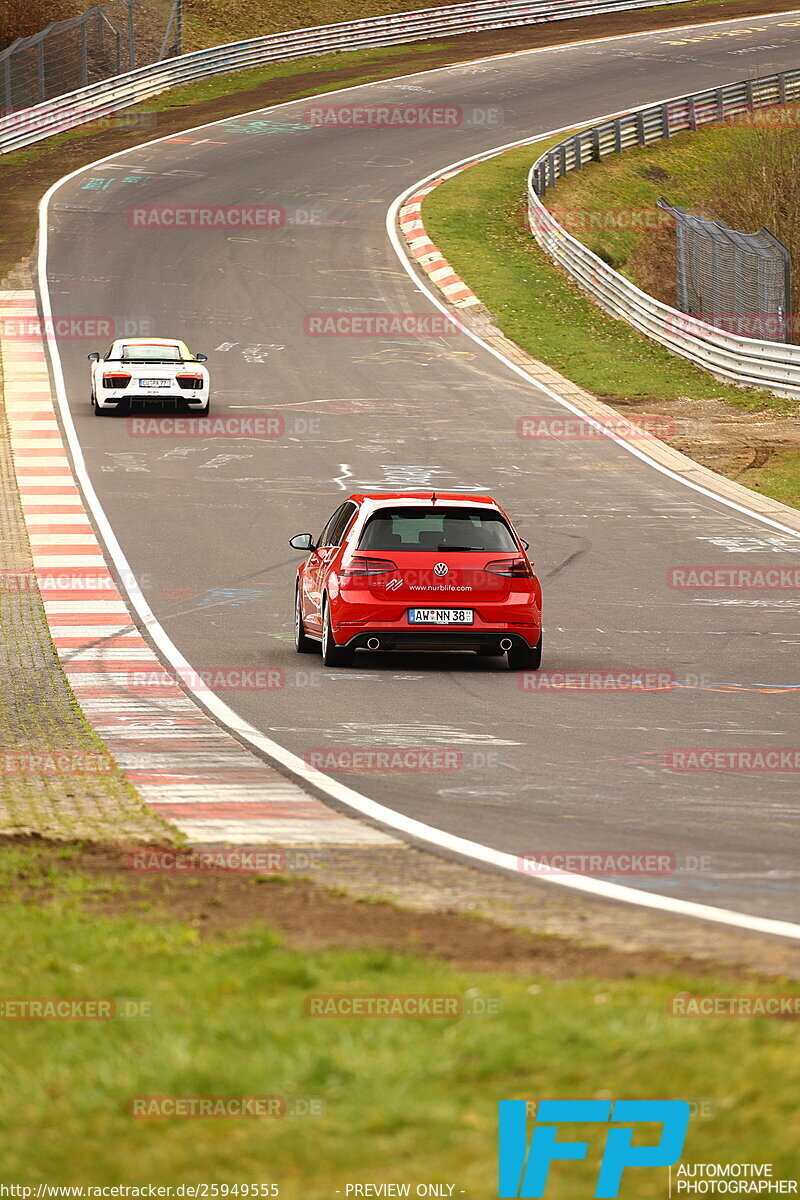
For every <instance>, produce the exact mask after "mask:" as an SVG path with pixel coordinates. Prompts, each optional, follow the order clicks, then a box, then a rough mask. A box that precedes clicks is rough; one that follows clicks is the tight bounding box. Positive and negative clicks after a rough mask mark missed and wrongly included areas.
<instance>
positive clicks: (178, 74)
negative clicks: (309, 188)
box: [0, 0, 682, 154]
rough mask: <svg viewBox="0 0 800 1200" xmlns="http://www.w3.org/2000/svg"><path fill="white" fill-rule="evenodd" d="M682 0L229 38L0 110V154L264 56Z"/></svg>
mask: <svg viewBox="0 0 800 1200" xmlns="http://www.w3.org/2000/svg"><path fill="white" fill-rule="evenodd" d="M679 3H682V0H550V3H533V4H522V3H520V2H519V0H479V2H478V3H473V4H457V5H451V6H448V7H446V8H430V9H422V10H420V11H418V12H409V13H390V14H388V15H386V16H380V17H369V18H366V19H364V20H360V21H342V22H339V23H338V24H335V25H318V26H314V27H310V28H306V29H290V30H288V31H286V32H284V33H276V34H270V35H269V36H267V37H260V38H251V39H250V40H248V41H241V42H230V43H228V44H227V45H224V46H214V47H212V48H211V49H205V50H196V51H194V52H193V53H192V54H182V55H180V56H179V57H177V58H171V59H168V60H167V61H166V62H157V63H153V64H151V65H150V66H147V67H140V68H139V69H138V70H135V71H128V72H126V73H125V74H123V75H116V76H114V77H113V78H111V79H106V80H104V81H103V82H101V83H95V84H92V85H90V86H89V87H84V88H79V89H77V90H76V91H73V92H69V93H67V94H66V95H64V96H59V97H58V98H57V99H51V100H48V101H45V102H44V103H42V104H37V105H35V106H34V107H32V108H25V109H19V110H18V111H16V112H11V113H7V114H6V115H5V116H3V117H0V154H8V153H9V151H12V150H19V149H20V148H22V147H23V146H30V145H32V144H33V143H34V142H38V141H41V140H42V139H43V138H46V137H51V136H52V135H53V134H56V133H63V132H65V131H66V130H68V129H74V128H75V127H76V126H78V125H85V124H87V123H88V122H89V121H93V120H98V119H100V118H102V117H107V116H109V115H110V114H112V113H115V112H118V111H119V110H121V109H124V108H129V107H130V106H131V105H134V104H140V103H142V101H144V100H148V99H151V98H152V97H153V96H157V95H159V94H160V93H161V92H163V91H165V90H166V89H167V88H170V87H175V86H176V85H178V84H185V83H194V82H195V81H196V80H199V79H210V78H212V77H213V76H215V75H226V74H229V73H230V72H232V71H241V70H245V69H247V68H248V67H257V66H261V65H262V64H264V63H270V62H289V61H291V60H292V59H296V58H305V57H307V56H308V55H312V54H331V53H336V52H338V51H343V50H359V49H363V48H366V47H370V46H375V47H379V46H393V45H400V44H403V43H406V42H418V41H426V40H430V39H431V38H441V37H454V36H456V35H457V34H462V33H480V32H482V31H483V30H487V29H508V28H512V27H514V26H519V25H537V24H541V23H543V22H545V21H565V20H568V19H571V18H575V17H589V16H596V15H598V14H601V13H611V12H626V11H629V10H632V9H637V8H657V7H658V8H661V7H665V6H667V5H670V4H679Z"/></svg>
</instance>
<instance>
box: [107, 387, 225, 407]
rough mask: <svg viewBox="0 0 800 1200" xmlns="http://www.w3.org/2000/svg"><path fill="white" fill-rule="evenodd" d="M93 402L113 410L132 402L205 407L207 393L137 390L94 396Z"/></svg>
mask: <svg viewBox="0 0 800 1200" xmlns="http://www.w3.org/2000/svg"><path fill="white" fill-rule="evenodd" d="M95 403H96V404H97V407H98V408H108V409H110V410H112V411H113V410H114V409H117V408H127V407H128V406H129V405H132V404H169V405H170V406H172V405H177V404H180V405H181V406H182V407H184V406H185V407H187V408H205V407H206V405H207V404H208V394H207V393H206V394H203V393H202V392H199V393H198V392H182V393H181V394H180V395H169V396H142V395H140V394H139V393H138V392H131V393H130V394H128V395H125V394H122V395H115V396H112V397H111V398H110V399H109V398H107V397H105V396H97V397H95Z"/></svg>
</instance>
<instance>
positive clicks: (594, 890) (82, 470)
mask: <svg viewBox="0 0 800 1200" xmlns="http://www.w3.org/2000/svg"><path fill="white" fill-rule="evenodd" d="M793 12H794V13H796V12H800V10H793ZM767 15H773V16H787V15H792V14H791V13H776V14H767ZM748 19H749V18H743V17H739V18H731V19H729V20H726V21H720V22H709V23H708V24H709V25H715V24H723V25H728V24H737V23H740V22H741V21H743V20H748ZM759 19H763V16H762V17H760V18H759ZM704 27H705V26H702V25H693V26H675V29H685V28H693V29H700V28H704ZM647 32H651V33H655V34H661V33H668V32H672V30H667V29H665V30H656V31H645V36H646V33H647ZM637 36H639V37H640V36H643V34H642V33H639V34H624V35H621V36H620V37H619V38H601V39H597V40H598V41H600V42H606V41H617V40H623V39H624V38H627V37H637ZM577 44H578V45H591V44H593V43H592V42H591V41H588V42H582V43H577ZM569 45H570V43H567V46H566V47H565V46H561V47H548V48H546V49H544V50H534V51H527V52H526V51H522V52H521V53H523V54H524V53H534V54H535V53H553V52H554V51H556V50H561V49H565V48H568V47H569ZM519 54H520V52H519V51H515V52H514V53H513V54H510V55H507V56H500V57H509V58H510V57H518V56H519ZM497 60H498V59H497V56H493V58H492V60H491V61H497ZM476 61H481V60H472V61H471V62H470V63H461V64H453V65H452V66H450V67H445V68H441V67H439V68H432V69H431V70H430V71H421V72H420V71H416V72H409V73H407V74H406V75H399V76H395V77H394V78H393V79H388V80H387V79H381V80H376V81H374V83H369V84H358V85H355V86H351V87H346V88H338V89H335V90H334V91H333V92H327V93H324V94H325V95H336V94H338V93H340V92H347V91H355V90H361V89H362V88H364V87H372V86H375V85H376V84H387V83H394V82H398V81H399V80H402V79H411V78H414V77H415V76H418V75H426V74H434V73H435V72H436V71H439V70H456V69H458V67H459V66H466V65H474V63H475V62H476ZM301 99H302V98H301ZM297 102H298V101H297V100H289V101H284V102H283V103H281V104H276V105H268V106H266V107H265V108H258V109H251V110H250V112H249V113H240V114H238V115H237V117H235V118H234V117H228V118H225V120H233V119H241V118H242V117H246V116H250V115H252V114H253V113H259V112H270V111H275V110H276V109H280V108H285V107H287V106H288V105H289V104H296V103H297ZM655 103H658V101H655ZM626 111H627V110H626ZM598 119H602V118H592V117H588V118H586V120H588V121H591V120H598ZM222 123H224V121H219V120H218V121H209V122H207V123H206V124H205V125H198V126H194V127H193V128H191V129H187V130H182V131H181V132H183V133H191V132H195V131H196V130H200V129H208V128H210V127H211V126H212V125H219V124H222ZM581 123H584V122H580V121H579V122H571V123H570V124H569V125H565V126H563V127H562V128H563V129H572V128H575V126H576V125H578V124H581ZM558 132H561V130H552V131H551V133H550V134H549V135H548V134H547V133H543V134H538V135H536V136H535V137H531V138H526V139H523V140H522V141H521V142H511V143H509V144H508V147H500V148H499V149H496V150H495V151H493V152H492V153H494V154H496V153H499V152H500V151H501V150H502V149H505V148H509V149H510V148H511V147H512V146H516V145H524V144H526V143H531V142H534V141H540V140H542V138H545V137H548V136H552V135H553V134H555V133H558ZM174 136H176V135H175V134H167V135H165V136H164V137H160V138H153V139H152V140H151V141H149V142H144V143H142V144H141V145H139V146H133V147H128V148H127V149H126V150H124V151H116V152H115V153H114V154H108V155H105V156H104V157H103V158H100V159H97V160H96V161H95V162H92V163H86V164H84V165H83V166H81V167H79V168H77V169H76V170H75V171H71V172H69V174H67V175H65V176H63V178H61V179H59V180H56V182H55V183H54V184H52V185H51V186H50V187H49V188H48V189H47V191H46V192H45V194H44V196H43V197H42V199H41V201H40V202H39V247H38V255H37V276H38V283H39V295H40V300H41V305H42V314H43V316H44V318H45V332H46V344H47V349H48V354H49V358H50V365H51V368H52V372H53V382H54V384H55V390H56V401H57V404H58V409H59V413H60V416H61V420H62V423H63V428H64V432H65V435H66V438H67V443H68V445H69V449H70V452H71V455H72V459H73V464H74V469H75V475H76V476H77V479H78V482H79V484H80V486H81V491H82V492H83V495H84V499H85V501H86V503H87V505H88V507H89V510H90V512H91V514H92V517H93V519H94V521H95V523H96V525H97V529H98V532H99V533H100V535H101V539H102V541H103V543H104V546H105V549H106V550H107V552H108V554H109V555H110V556H111V559H112V561H113V562H114V565H115V567H116V569H117V572H118V574H119V576H120V577H121V578H124V579H125V580H126V584H125V589H124V590H125V591H126V593H127V595H128V598H129V600H130V603H131V605H132V606H133V608H134V610H135V611H136V613H137V615H138V616H139V619H140V621H141V622H142V624H143V625H144V627H145V629H146V630H147V632H148V633H149V635H150V637H151V638H152V640H153V642H154V643H155V645H156V646H157V647H158V649H159V650H160V652H161V653H162V655H163V656H164V658H165V659H166V660H167V662H169V664H170V666H172V667H173V668H174V669H175V670H176V671H178V672H189V671H191V670H192V667H191V664H190V663H189V662H188V660H187V659H186V658H184V656H183V655H182V654H181V652H180V650H178V648H177V646H176V645H175V644H174V643H173V642H172V640H171V638H170V637H169V635H168V634H167V632H166V630H165V629H164V628H163V627H162V626H161V624H160V622H159V621H158V620H157V618H156V616H155V614H154V613H153V612H152V610H151V609H150V606H149V605H148V603H147V600H146V599H145V597H144V594H143V593H142V591H141V588H140V587H139V584H138V581H137V580H136V579H135V577H134V575H133V572H132V571H131V568H130V566H129V564H128V562H127V559H126V557H125V554H124V553H123V550H122V547H121V546H120V544H119V541H118V540H117V537H116V534H115V533H114V530H113V529H112V527H111V523H110V522H109V520H108V517H107V516H106V514H105V510H104V509H103V506H102V504H101V503H100V499H99V497H98V496H97V493H96V492H95V490H94V487H93V485H92V482H91V479H90V478H89V474H88V472H87V469H86V463H85V460H84V457H83V452H82V449H81V446H80V442H79V440H78V436H77V431H76V428H75V423H74V421H73V419H72V413H71V411H70V407H69V401H68V399H67V394H66V384H65V380H64V373H63V368H62V364H61V357H60V355H59V351H58V344H57V341H56V339H55V337H54V335H53V328H52V305H51V302H50V292H49V289H48V284H47V251H48V210H49V204H50V200H51V198H52V197H53V195H54V194H55V192H56V191H57V190H58V189H59V188H60V187H61V186H62V185H63V184H65V183H68V182H69V181H70V180H71V179H74V178H75V177H76V176H77V175H80V174H82V173H83V172H84V171H87V170H90V169H91V168H93V167H96V166H99V165H100V164H101V163H103V162H108V161H109V160H110V159H112V158H117V157H119V155H120V154H125V153H130V151H131V150H141V149H144V148H146V147H147V146H154V145H157V144H159V143H160V142H164V141H168V140H169V138H171V137H174ZM460 161H461V162H473V161H476V156H474V155H473V156H470V157H468V158H466V159H462V160H460ZM456 165H458V164H456ZM445 169H447V168H445ZM440 174H441V172H435V173H434V175H432V176H429V177H427V178H437V177H438V176H439V175H440ZM420 186H422V185H421V184H416V185H414V188H410V189H408V190H407V191H404V192H403V194H402V197H400V198H399V199H402V198H403V197H405V196H406V195H408V194H409V193H410V192H411V191H414V190H416V189H417V188H419V187H420ZM396 206H397V207H399V204H398V202H397V201H395V203H394V204H393V205H392V208H391V209H390V212H389V216H391V215H392V213H393V211H395V210H396ZM389 216H387V223H388V219H389ZM395 236H396V234H395V233H394V227H393V226H392V228H391V230H390V238H391V240H392V245H393V247H394V249H395V251H396V252H398V253H399V251H398V247H397V244H396V243H395V240H394V239H395ZM401 261H402V262H403V263H404V265H405V266H406V270H407V271H408V272H409V274H410V275H411V277H412V278H413V279H414V282H415V283H417V285H418V286H419V280H417V279H416V278H415V277H414V276H413V273H412V271H411V267H410V264H409V263H408V262H407V260H406V258H405V255H404V254H402V255H401ZM420 290H423V291H425V292H426V294H428V296H429V299H430V300H431V301H432V302H433V303H434V304H435V305H436V307H437V308H440V309H441V310H442V311H443V312H447V315H448V316H451V314H450V313H449V312H448V310H446V309H445V308H444V306H443V305H441V304H440V303H439V302H438V300H437V299H436V298H435V297H434V296H433V295H432V294H431V293H429V292H428V291H427V289H426V288H421V289H420ZM470 336H473V335H472V334H470ZM474 340H475V341H476V342H478V341H479V339H478V338H474ZM481 344H482V343H481ZM486 349H488V350H490V351H491V352H492V353H496V352H495V351H492V350H491V347H488V346H487V347H486ZM496 357H498V358H500V359H501V361H504V360H503V359H502V356H501V355H499V354H496ZM505 361H506V362H507V365H508V366H510V367H511V368H512V369H514V370H515V371H517V372H518V373H521V374H523V375H524V372H520V371H519V369H518V368H515V367H514V364H513V363H511V362H509V361H508V360H505ZM526 378H528V379H529V381H530V382H534V383H535V381H534V380H530V377H527V376H526ZM536 386H537V387H541V385H540V384H538V383H536ZM554 398H555V399H556V400H558V401H559V402H560V403H563V404H564V405H565V407H570V406H569V405H568V404H567V403H566V402H565V401H561V400H560V398H559V397H557V396H555V395H554ZM575 411H576V412H578V411H579V410H575ZM641 457H643V458H645V461H650V460H647V459H646V457H645V456H641ZM652 465H654V466H655V465H657V464H655V463H653V464H652ZM659 469H663V468H659ZM667 473H668V474H669V472H667ZM676 478H680V477H676ZM697 490H700V491H702V490H703V489H701V488H698V489H697ZM708 494H709V495H713V493H708ZM714 498H716V497H714ZM750 515H754V516H756V515H757V514H750ZM758 519H761V518H758ZM792 532H793V531H792ZM184 686H185V687H186V689H187V691H188V692H189V693H190V694H191V695H192V697H193V698H194V700H195V701H196V702H197V704H198V705H199V707H200V708H201V709H202V708H203V707H205V708H206V710H208V711H209V712H211V713H212V714H213V715H214V716H215V717H216V719H217V720H218V721H219V722H220V723H221V724H222V725H223V726H224V727H226V728H227V729H229V730H230V731H231V732H232V733H234V734H235V735H236V736H238V737H239V738H241V739H242V740H243V741H245V742H247V743H249V744H250V745H252V746H253V747H254V748H255V749H257V750H259V751H260V752H261V753H262V754H265V755H267V757H270V758H272V759H273V760H274V761H275V762H277V763H280V764H281V765H282V766H283V767H284V768H285V769H286V770H288V771H289V772H290V773H291V774H292V775H294V776H295V777H296V778H299V779H302V780H304V781H305V782H307V783H309V784H310V785H311V786H312V787H315V788H316V789H318V790H319V791H321V792H322V793H324V794H326V795H328V796H330V797H331V799H335V800H337V801H339V803H341V804H344V805H345V806H347V807H348V808H351V809H353V810H354V811H355V812H358V813H361V814H362V815H363V816H366V817H369V818H371V819H372V820H375V821H377V822H378V823H380V824H381V825H384V826H386V827H388V828H389V829H394V830H396V831H398V832H403V833H406V834H408V835H409V836H410V837H413V838H416V839H418V840H419V841H421V842H424V843H427V844H428V845H430V846H433V847H435V848H438V849H443V850H447V851H449V852H451V853H455V854H458V855H461V856H462V857H465V858H468V859H472V860H474V861H476V862H478V863H482V864H484V865H487V866H495V867H499V868H501V869H503V870H506V871H509V872H512V873H513V874H515V875H518V874H519V868H518V861H517V856H516V855H513V854H508V853H506V852H505V851H500V850H494V849H492V848H491V847H490V846H483V845H481V844H480V843H478V842H472V841H470V840H468V839H466V838H461V837H458V836H456V835H455V834H450V833H447V832H446V831H444V830H441V829H436V828H435V827H433V826H430V825H426V824H424V823H423V822H421V821H417V820H414V819H413V818H411V817H407V816H405V815H404V814H403V813H398V812H395V811H394V810H392V809H389V808H386V807H385V806H384V805H382V804H379V803H377V801H374V800H370V799H369V798H368V797H367V796H363V795H361V793H360V792H356V791H355V790H354V789H353V788H350V787H348V786H347V785H346V784H343V783H341V782H340V781H339V780H336V779H332V778H331V777H330V776H328V775H325V774H324V773H323V772H321V771H318V770H317V769H316V768H314V767H310V766H308V764H307V763H305V762H304V761H303V760H302V759H300V758H298V757H297V755H295V754H293V753H292V752H291V751H289V750H286V749H285V748H284V747H283V746H281V745H279V743H277V742H275V741H273V740H272V739H271V738H269V737H267V736H266V734H262V733H261V732H260V731H259V730H257V729H255V728H254V727H253V726H252V725H250V724H249V723H248V722H246V721H244V720H243V719H242V718H240V717H239V716H238V714H237V713H235V712H234V711H233V709H232V708H230V707H229V706H228V705H227V704H226V703H225V702H224V701H223V700H221V699H220V698H219V697H218V696H215V695H213V694H210V695H206V696H203V698H202V701H201V697H200V695H199V693H198V692H197V691H196V690H195V689H194V688H192V687H189V686H188V685H184ZM546 882H547V883H550V884H555V885H560V886H563V887H569V888H571V889H573V890H575V891H581V892H585V893H587V894H589V895H591V896H593V897H595V898H598V899H606V900H616V901H621V902H622V903H625V904H635V905H637V906H639V907H641V908H651V909H656V910H658V911H660V912H665V913H671V914H672V915H675V916H683V917H692V918H696V919H700V920H706V921H715V922H717V923H718V924H722V925H730V926H734V927H735V928H739V929H745V930H749V931H751V932H754V933H767V934H773V935H776V936H779V937H786V938H793V939H796V940H800V925H796V924H793V923H792V922H789V921H780V920H775V919H772V918H769V917H756V916H751V915H749V914H747V913H738V912H734V911H732V910H729V909H725V908H716V907H713V906H711V905H706V904H698V903H696V902H695V901H691V900H680V899H677V898H675V897H672V896H659V895H656V894H653V893H649V892H640V891H636V890H635V889H633V888H629V887H625V886H623V885H621V884H616V883H606V882H605V881H603V880H598V879H591V878H588V877H586V876H582V875H575V874H572V873H570V872H559V873H558V874H555V875H549V876H547V877H546Z"/></svg>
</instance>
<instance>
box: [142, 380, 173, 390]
mask: <svg viewBox="0 0 800 1200" xmlns="http://www.w3.org/2000/svg"><path fill="white" fill-rule="evenodd" d="M139 387H154V388H162V387H169V380H168V379H140V380H139Z"/></svg>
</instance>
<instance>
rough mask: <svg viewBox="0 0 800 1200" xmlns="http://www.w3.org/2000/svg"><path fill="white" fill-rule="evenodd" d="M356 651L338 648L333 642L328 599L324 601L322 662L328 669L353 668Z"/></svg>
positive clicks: (325, 598) (345, 647)
mask: <svg viewBox="0 0 800 1200" xmlns="http://www.w3.org/2000/svg"><path fill="white" fill-rule="evenodd" d="M354 654H355V651H353V650H351V649H350V647H349V646H337V645H336V643H335V642H334V640H333V630H332V629H331V617H330V613H329V612H328V597H327V596H325V597H323V600H322V661H323V662H324V664H325V666H326V667H352V665H353V656H354Z"/></svg>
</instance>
